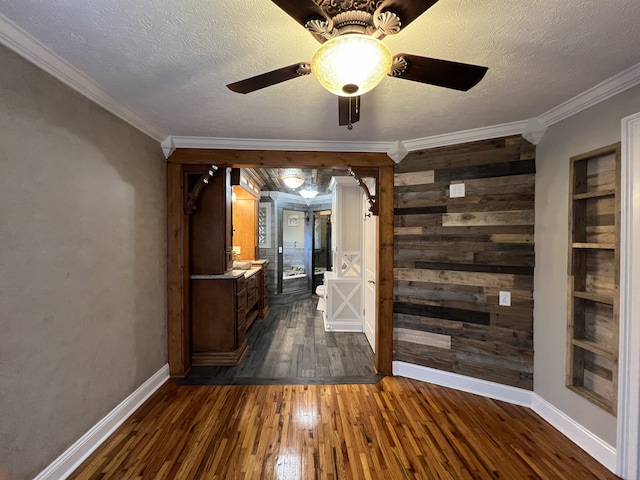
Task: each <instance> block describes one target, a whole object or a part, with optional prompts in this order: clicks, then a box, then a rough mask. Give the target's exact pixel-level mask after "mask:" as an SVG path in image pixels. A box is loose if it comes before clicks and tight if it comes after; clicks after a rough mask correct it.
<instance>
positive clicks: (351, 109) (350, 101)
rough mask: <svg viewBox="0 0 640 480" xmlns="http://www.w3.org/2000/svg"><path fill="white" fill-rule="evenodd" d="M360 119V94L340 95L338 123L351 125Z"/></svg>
mask: <svg viewBox="0 0 640 480" xmlns="http://www.w3.org/2000/svg"><path fill="white" fill-rule="evenodd" d="M358 120H360V96H356V97H338V125H341V126H342V125H346V126H347V127H349V126H351V125H352V124H354V123H356V122H357V121H358ZM349 130H351V128H349Z"/></svg>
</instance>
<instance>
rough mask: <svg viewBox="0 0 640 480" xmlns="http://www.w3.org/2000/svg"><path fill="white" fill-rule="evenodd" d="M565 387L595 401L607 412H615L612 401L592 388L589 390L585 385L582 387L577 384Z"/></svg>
mask: <svg viewBox="0 0 640 480" xmlns="http://www.w3.org/2000/svg"><path fill="white" fill-rule="evenodd" d="M567 387H568V388H569V389H570V390H573V391H574V392H576V393H577V394H578V395H580V396H582V397H584V398H586V399H587V400H589V401H590V402H591V403H595V404H596V405H598V406H599V407H600V408H602V409H603V410H606V411H607V412H609V413H611V414H613V415H615V414H616V408H615V407H614V405H613V403H612V401H611V400H609V399H608V398H605V397H603V396H602V395H598V394H597V393H595V392H594V391H593V390H589V389H588V388H586V387H582V386H578V385H567Z"/></svg>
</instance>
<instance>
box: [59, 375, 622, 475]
mask: <svg viewBox="0 0 640 480" xmlns="http://www.w3.org/2000/svg"><path fill="white" fill-rule="evenodd" d="M70 478H71V479H77V480H79V479H83V480H89V479H103V480H108V479H118V480H125V479H158V480H162V479H172V480H173V479H185V480H189V479H225V480H226V479H261V480H263V479H308V478H316V479H332V480H337V479H394V480H395V479H412V478H413V479H452V480H459V479H497V478H501V479H509V480H515V479H581V480H582V479H614V478H617V477H615V476H614V475H613V474H611V473H610V472H608V471H607V470H606V469H605V468H604V467H603V466H601V465H600V464H598V463H597V462H596V461H595V460H593V459H592V458H591V457H589V456H588V455H587V454H586V453H585V452H583V451H582V450H580V449H579V448H578V447H577V446H576V445H575V444H573V443H571V442H570V441H569V440H568V439H567V438H565V437H564V436H563V435H562V434H560V433H559V432H558V431H557V430H555V429H554V428H553V427H551V426H550V425H549V424H548V423H546V422H545V421H544V420H542V419H541V418H540V417H539V416H538V415H536V414H535V413H533V412H532V411H531V410H529V409H527V408H523V407H517V406H513V405H510V404H507V403H503V402H499V401H495V400H490V399H487V398H483V397H479V396H476V395H472V394H469V393H464V392H459V391H456V390H451V389H447V388H444V387H439V386H435V385H430V384H427V383H422V382H418V381H414V380H409V379H406V378H402V377H385V378H384V379H382V381H380V382H379V383H377V384H368V385H309V386H305V385H288V386H285V385H279V386H178V385H176V384H175V383H173V382H172V381H169V382H167V383H166V384H165V385H164V386H163V387H161V388H160V389H159V390H158V392H156V393H155V394H154V395H153V396H152V397H151V398H150V399H149V400H148V401H147V402H146V403H145V405H143V407H142V408H140V409H139V410H138V411H137V412H136V413H135V414H134V415H133V416H132V417H130V418H129V419H128V420H127V421H126V422H125V423H124V424H123V425H122V426H121V427H120V428H119V429H118V430H117V431H116V432H115V433H114V434H113V435H112V436H111V437H110V438H109V439H108V440H107V441H106V442H105V443H104V444H103V445H102V446H101V447H99V448H98V449H97V450H96V451H95V452H94V453H93V454H92V455H91V456H90V457H89V458H88V459H87V460H86V461H85V462H84V463H83V464H82V465H81V466H80V467H79V468H78V469H77V471H76V472H75V473H74V474H72V475H71V477H70Z"/></svg>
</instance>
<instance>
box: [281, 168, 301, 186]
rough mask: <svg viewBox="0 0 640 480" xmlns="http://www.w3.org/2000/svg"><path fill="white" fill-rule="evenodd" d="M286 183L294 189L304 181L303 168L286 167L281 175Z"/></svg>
mask: <svg viewBox="0 0 640 480" xmlns="http://www.w3.org/2000/svg"><path fill="white" fill-rule="evenodd" d="M280 178H281V179H282V181H283V182H284V184H285V185H286V186H287V187H289V188H290V189H292V190H295V189H296V188H298V187H299V186H300V185H302V184H303V183H304V180H305V178H304V176H303V175H302V170H300V169H299V168H285V169H284V171H283V172H282V175H281V176H280Z"/></svg>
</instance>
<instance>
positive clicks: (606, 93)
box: [538, 63, 640, 127]
mask: <svg viewBox="0 0 640 480" xmlns="http://www.w3.org/2000/svg"><path fill="white" fill-rule="evenodd" d="M636 85H640V63H639V64H637V65H634V66H633V67H631V68H628V69H626V70H624V71H622V72H620V73H619V74H617V75H614V76H613V77H611V78H609V79H607V80H605V81H604V82H602V83H599V84H598V85H596V86H595V87H592V88H590V89H589V90H587V91H585V92H582V93H580V94H578V95H576V96H575V97H573V98H570V99H569V100H567V101H566V102H564V103H561V104H560V105H558V106H557V107H554V108H552V109H551V110H549V111H547V112H545V113H543V114H542V115H540V116H539V117H538V120H540V122H541V123H542V124H543V125H544V126H545V127H549V126H551V125H553V124H555V123H558V122H560V121H562V120H564V119H565V118H569V117H571V116H573V115H575V114H576V113H580V112H582V111H583V110H586V109H587V108H589V107H592V106H594V105H596V104H598V103H600V102H604V101H605V100H607V99H609V98H611V97H613V96H614V95H617V94H619V93H622V92H624V91H625V90H628V89H630V88H633V87H635V86H636Z"/></svg>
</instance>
